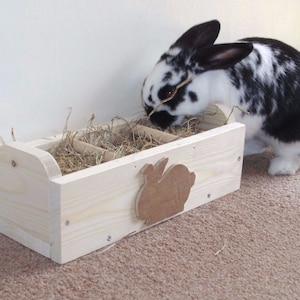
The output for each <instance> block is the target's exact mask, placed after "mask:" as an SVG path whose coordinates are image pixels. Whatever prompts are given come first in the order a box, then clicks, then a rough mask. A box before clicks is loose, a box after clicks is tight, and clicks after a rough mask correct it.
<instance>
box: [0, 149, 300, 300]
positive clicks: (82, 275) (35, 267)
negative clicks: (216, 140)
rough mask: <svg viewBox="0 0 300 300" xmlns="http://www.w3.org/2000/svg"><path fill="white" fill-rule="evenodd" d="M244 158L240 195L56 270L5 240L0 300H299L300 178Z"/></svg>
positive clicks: (0, 244) (0, 243)
mask: <svg viewBox="0 0 300 300" xmlns="http://www.w3.org/2000/svg"><path fill="white" fill-rule="evenodd" d="M269 160H270V154H269V153H267V152H266V153H264V154H262V155H256V156H249V157H246V158H245V159H244V168H243V175H242V185H241V189H240V190H239V191H237V192H234V193H232V194H230V195H227V196H225V197H222V198H220V199H217V200H215V201H212V202H210V203H208V204H206V205H203V206H201V207H199V208H196V209H194V210H192V211H190V212H187V213H185V214H183V215H180V216H178V217H176V218H174V219H172V220H170V221H166V222H164V223H162V224H160V225H158V226H155V227H153V228H151V229H149V230H146V231H143V232H141V233H139V234H137V235H134V236H131V237H128V238H126V239H124V240H122V241H120V242H119V243H117V244H116V245H115V246H114V247H112V248H110V249H109V250H107V251H106V252H103V253H101V251H95V252H93V253H91V254H89V255H86V256H84V257H82V258H79V259H77V260H75V261H72V262H70V263H67V264H65V265H63V266H60V265H57V264H55V263H54V262H52V261H50V260H49V259H47V258H44V257H42V256H41V255H39V254H37V253H35V252H33V251H31V250H29V249H27V248H25V247H23V246H22V245H19V244H18V243H16V242H14V241H12V240H11V239H9V238H7V237H6V236H4V235H0V299H5V300H6V299H146V300H147V299H149V300H151V299H174V300H176V299H204V300H206V299H209V300H210V299H222V300H223V299H251V300H252V299H260V300H262V299H276V300H278V299H285V300H286V299H300V219H299V215H300V199H299V198H300V172H298V173H297V174H296V175H295V176H277V177H272V176H269V175H268V174H267V168H268V163H269Z"/></svg>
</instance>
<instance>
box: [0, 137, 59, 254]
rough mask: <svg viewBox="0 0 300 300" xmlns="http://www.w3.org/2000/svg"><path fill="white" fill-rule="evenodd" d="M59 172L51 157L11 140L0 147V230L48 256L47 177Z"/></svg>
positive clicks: (55, 175)
mask: <svg viewBox="0 0 300 300" xmlns="http://www.w3.org/2000/svg"><path fill="white" fill-rule="evenodd" d="M57 176H61V173H60V170H59V168H58V165H57V163H56V161H55V160H54V159H53V157H52V156H51V155H50V154H49V153H47V152H45V151H42V150H40V149H36V148H33V147H30V146H28V145H26V144H23V143H18V142H13V143H11V144H9V145H3V146H1V147H0V177H1V181H0V232H1V233H3V234H6V235H7V236H9V237H10V238H12V239H14V240H17V241H19V242H21V243H22V244H24V245H26V246H27V247H29V248H31V249H33V250H35V251H38V252H40V253H42V254H43V255H45V256H49V253H50V246H49V244H50V236H49V233H50V227H49V218H50V214H49V180H50V179H51V178H55V177H57Z"/></svg>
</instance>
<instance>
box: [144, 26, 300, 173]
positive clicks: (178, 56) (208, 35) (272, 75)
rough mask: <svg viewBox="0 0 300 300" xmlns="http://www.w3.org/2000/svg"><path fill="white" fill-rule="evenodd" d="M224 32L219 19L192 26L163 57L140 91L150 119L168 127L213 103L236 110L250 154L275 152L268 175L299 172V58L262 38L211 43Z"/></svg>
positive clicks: (295, 54)
mask: <svg viewBox="0 0 300 300" xmlns="http://www.w3.org/2000/svg"><path fill="white" fill-rule="evenodd" d="M219 29H220V25H219V23H218V21H211V22H207V23H203V24H200V25H197V26H194V27H192V28H191V29H190V30H188V31H187V32H186V33H184V34H183V35H182V36H181V37H180V38H179V39H178V40H177V41H176V42H175V43H174V44H173V45H172V46H171V48H170V49H169V50H168V51H167V52H166V53H164V54H163V55H162V57H161V59H160V60H159V62H158V63H157V64H156V65H155V67H154V69H153V71H152V73H151V74H150V75H149V76H148V77H147V78H146V80H145V82H144V85H143V90H142V98H143V104H144V107H145V110H146V113H147V114H148V115H149V116H150V120H151V121H152V122H153V123H156V124H157V125H158V126H159V127H161V128H166V127H168V126H173V125H178V124H181V122H182V121H183V119H184V117H185V116H186V115H197V114H201V113H202V112H203V111H204V110H205V108H206V107H207V106H208V104H210V103H223V104H225V105H227V106H229V107H235V109H234V115H235V118H236V120H237V121H238V122H241V123H244V124H245V125H246V142H245V155H250V154H254V153H259V152H261V151H262V150H263V149H265V148H266V147H272V148H273V151H274V155H275V157H274V158H273V159H272V161H271V163H270V167H269V170H268V171H269V173H270V174H271V175H278V174H287V175H292V174H295V172H296V171H297V170H298V169H299V167H300V53H299V52H298V51H297V50H296V49H294V48H292V47H290V46H288V45H286V44H284V43H282V42H280V41H277V40H272V39H264V38H247V39H242V40H239V41H238V42H237V43H232V44H219V45H218V44H216V45H214V41H215V39H216V37H217V36H218V33H219ZM187 79H190V80H188V81H186V82H187V83H186V84H184V85H181V86H180V83H182V82H185V80H187ZM178 86H180V87H179V88H178ZM246 112H248V113H246Z"/></svg>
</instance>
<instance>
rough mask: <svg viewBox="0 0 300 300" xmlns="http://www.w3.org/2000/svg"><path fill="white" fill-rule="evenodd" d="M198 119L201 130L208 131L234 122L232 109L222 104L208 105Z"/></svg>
mask: <svg viewBox="0 0 300 300" xmlns="http://www.w3.org/2000/svg"><path fill="white" fill-rule="evenodd" d="M199 118H200V120H201V128H202V129H203V130H210V129H213V128H216V127H219V126H223V125H226V124H230V123H233V122H234V121H235V118H234V115H233V111H232V109H231V108H229V107H227V106H225V105H223V104H211V105H209V106H208V107H207V109H206V110H205V112H204V113H203V114H202V115H200V116H199Z"/></svg>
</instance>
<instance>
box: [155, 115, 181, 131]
mask: <svg viewBox="0 0 300 300" xmlns="http://www.w3.org/2000/svg"><path fill="white" fill-rule="evenodd" d="M176 119H177V117H176V116H172V115H170V114H169V113H168V112H167V111H165V110H162V111H158V112H155V113H153V114H152V115H151V116H150V121H151V122H152V123H153V124H155V125H157V126H158V127H160V128H161V129H163V130H164V129H166V128H167V127H169V126H171V125H172V124H173V123H174V122H175V121H176Z"/></svg>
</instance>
